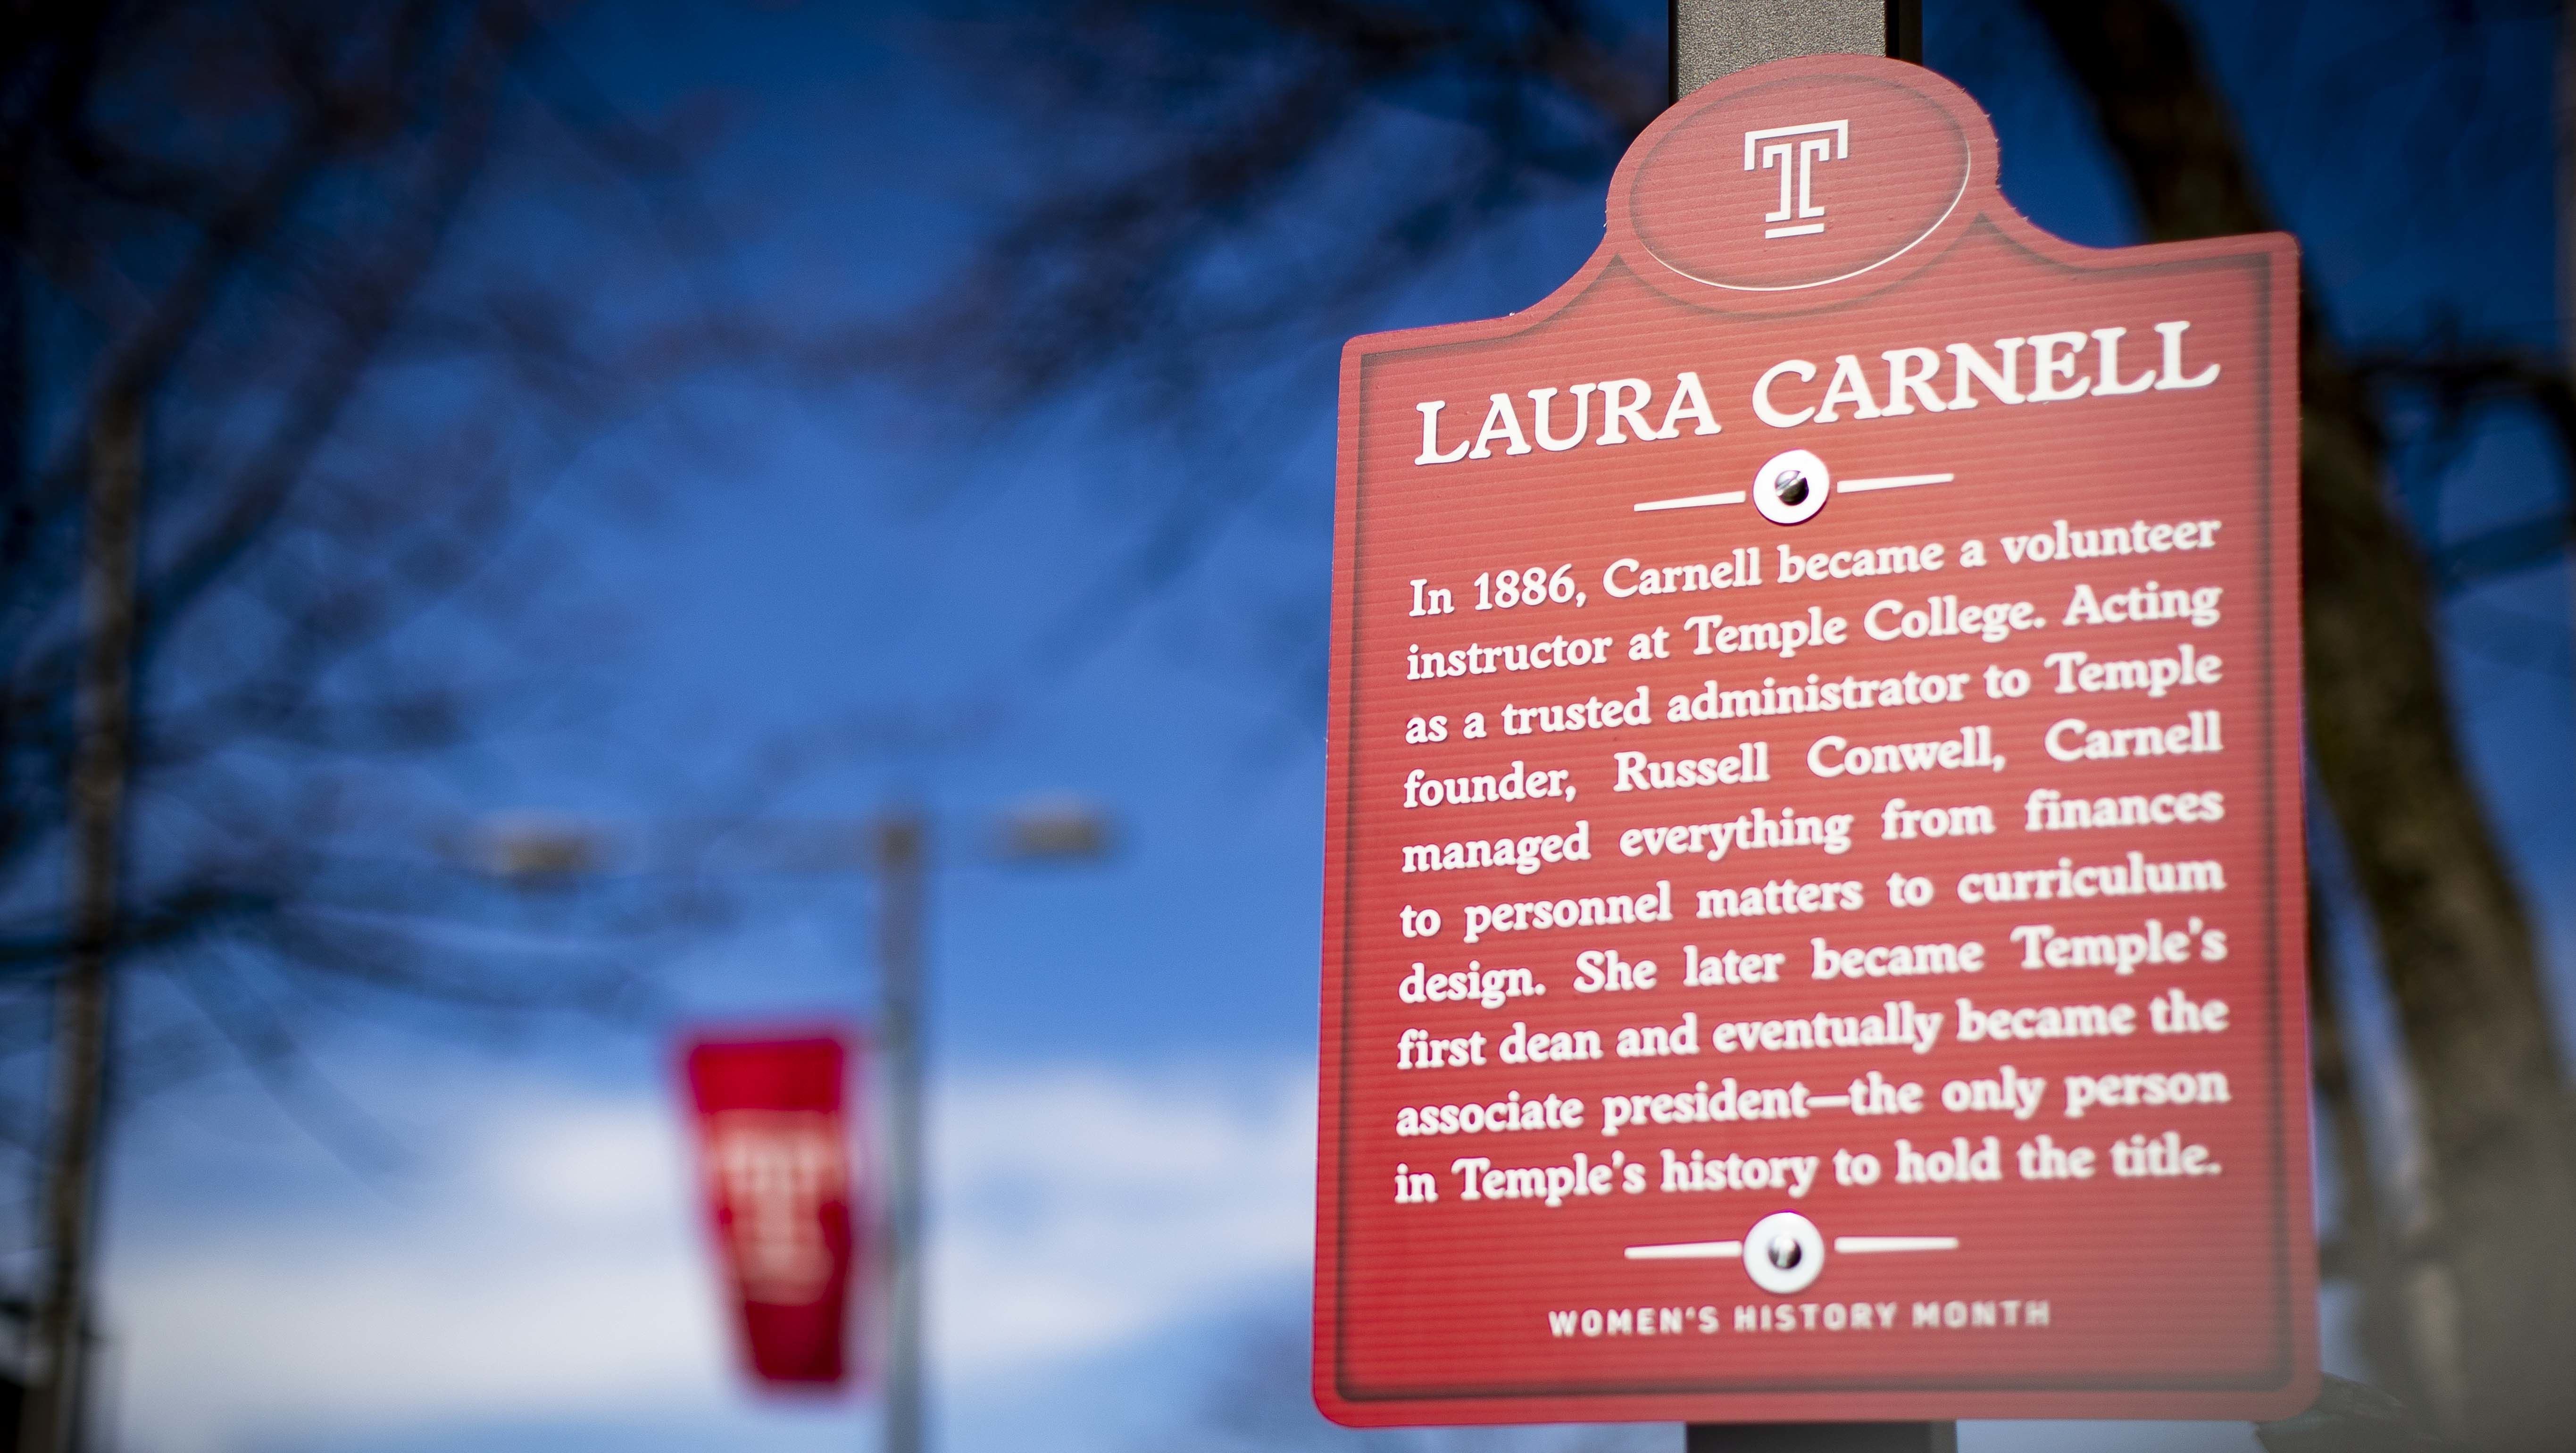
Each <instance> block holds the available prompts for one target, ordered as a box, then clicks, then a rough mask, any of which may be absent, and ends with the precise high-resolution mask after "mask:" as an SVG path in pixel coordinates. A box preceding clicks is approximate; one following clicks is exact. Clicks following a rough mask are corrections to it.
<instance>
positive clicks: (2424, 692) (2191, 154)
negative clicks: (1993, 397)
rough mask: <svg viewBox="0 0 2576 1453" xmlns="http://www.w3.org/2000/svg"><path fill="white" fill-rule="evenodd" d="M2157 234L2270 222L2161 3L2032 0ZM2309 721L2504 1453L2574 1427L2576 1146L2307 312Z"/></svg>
mask: <svg viewBox="0 0 2576 1453" xmlns="http://www.w3.org/2000/svg"><path fill="white" fill-rule="evenodd" d="M2030 3H2031V9H2032V11H2033V12H2034V13H2035V14H2036V15H2037V17H2038V18H2039V19H2040V21H2041V22H2042V24H2043V25H2044V26H2045V27H2046V29H2047V31H2048V33H2049V35H2050V37H2051V38H2052V39H2053V41H2054V42H2055V45H2056V48H2057V51H2058V54H2059V56H2060V58H2061V59H2062V60H2063V61H2064V62H2065V64H2066V67H2067V70H2068V71H2069V73H2070V74H2071V75H2072V76H2073V77H2074V79H2075V80H2076V82H2077V83H2078V84H2079V85H2080V86H2081V88H2082V89H2083V90H2084V92H2085V93H2086V94H2087V95H2088V97H2089V98H2090V99H2091V101H2092V103H2093V106H2094V109H2095V112H2096V114H2097V115H2098V117H2099V119H2100V121H2101V125H2102V130H2103V135H2104V138H2105V140H2106V141H2107V142H2108V143H2109V145H2110V148H2111V151H2112V153H2113V154H2114V155H2115V156H2116V157H2118V159H2119V161H2120V164H2121V167H2122V169H2123V170H2124V171H2125V172H2126V174H2127V177H2128V181H2129V184H2130V188H2131V190H2132V191H2133V192H2134V194H2135V195H2136V198H2137V202H2138V208H2139V212H2140V215H2141V216H2142V217H2143V218H2144V219H2145V222H2146V225H2147V229H2148V231H2149V232H2150V233H2151V234H2152V235H2153V236H2154V237H2155V238H2157V239H2159V240H2166V239H2175V238H2187V237H2207V236H2213V235H2219V234H2225V233H2236V232H2257V231H2267V230H2271V229H2272V228H2273V227H2275V226H2276V223H2275V221H2274V219H2273V218H2272V216H2271V215H2270V213H2269V210H2268V208H2267V207H2266V206H2265V204H2264V202H2263V200H2262V198H2261V197H2260V196H2259V195H2258V193H2257V190H2256V188H2255V185H2254V181H2253V177H2252V174H2251V171H2250V169H2249V167H2248V166H2247V163H2246V160H2245V154H2244V149H2243V146H2242V144H2241V142H2240V141H2239V139H2238V137H2237V136H2236V134H2235V131H2234V128H2233V126H2232V124H2231V122H2230V120H2229V118H2228V116H2227V114H2226V112H2225V109H2224V108H2223V107H2222V106H2221V105H2220V103H2219V101H2218V98H2217V94H2216V92H2215V91H2214V89H2213V88H2212V87H2211V85H2210V82H2209V79H2208V77H2207V75H2206V73H2205V72H2204V71H2203V70H2202V68H2201V64H2200V58H2199V56H2198V55H2197V53H2196V51H2195V49H2194V47H2193V44H2192V41H2191V36H2190V34H2189V32H2188V31H2187V30H2186V28H2185V27H2184V25H2183V22H2182V20H2181V17H2180V16H2179V15H2178V14H2177V13H2176V11H2175V10H2174V8H2173V6H2172V5H2171V4H2170V3H2168V0H2030ZM2300 356H2301V363H2300V384H2301V392H2302V399H2301V409H2302V415H2303V431H2302V442H2301V450H2300V463H2301V471H2302V486H2301V504H2302V509H2303V511H2304V516H2305V518H2304V525H2303V531H2302V539H2301V552H2302V556H2303V566H2304V569H2303V574H2304V580H2303V581H2302V598H2303V601H2304V608H2305V613H2306V621H2307V688H2308V727H2309V735H2310V744H2311V750H2312V751H2313V753H2314V755H2315V760H2316V766H2317V772H2318V776H2319V778H2320V779H2321V780H2322V781H2323V783H2324V785H2325V795H2326V797H2327V799H2328V801H2329V802H2330V804H2331V805H2332V807H2333V809H2334V813H2335V816H2336V818H2337V820H2338V821H2339V822H2340V823H2341V825H2342V828H2343V835H2344V839H2345V841H2346V842H2347V843H2348V844H2349V846H2350V850H2351V856H2352V861H2353V867H2354V875H2355V877H2356V879H2357V880H2358V882H2359V884H2360V886H2361V889H2362V892H2363V894H2364V895H2365V896H2366V897H2367V899H2368V900H2369V905H2370V911H2371V916H2372V920H2373V922H2374V924H2375V925H2376V927H2377V929H2378V938H2379V948H2380V955H2381V958H2382V960H2383V962H2384V964H2385V966H2386V972H2387V975H2388V979H2389V985H2390V989H2391V992H2392V994H2393V996H2394V998H2395V999H2396V1002H2397V1006H2398V1011H2399V1016H2400V1019H2401V1022H2402V1024H2403V1025H2404V1029H2405V1035H2406V1048H2407V1057H2408V1060H2409V1062H2410V1063H2411V1065H2412V1066H2413V1069H2414V1072H2415V1076H2416V1080H2417V1082H2418V1089H2419V1093H2420V1096H2421V1098H2422V1102H2423V1105H2424V1120H2425V1129H2426V1138H2427V1142H2428V1147H2429V1152H2430V1156H2431V1163H2432V1168H2433V1180H2434V1185H2435V1189H2436V1191H2437V1199H2438V1204H2439V1215H2440V1218H2441V1219H2440V1222H2439V1224H2438V1226H2437V1227H2436V1228H2435V1231H2434V1233H2433V1234H2434V1240H2433V1242H2432V1244H2431V1251H2430V1254H2431V1255H2432V1256H2433V1258H2435V1259H2436V1260H2437V1261H2438V1262H2439V1263H2441V1264H2442V1266H2443V1267H2444V1268H2445V1269H2446V1270H2447V1271H2448V1272H2449V1274H2450V1283H2451V1286H2452V1288H2453V1289H2454V1292H2455V1297H2454V1301H2455V1303H2456V1307H2457V1312H2458V1318H2459V1352H2460V1364H2461V1366H2462V1368H2463V1370H2464V1373H2465V1376H2464V1384H2465V1385H2464V1388H2463V1394H2464V1404H2465V1405H2464V1407H2463V1408H2462V1409H2461V1416H2462V1418H2463V1425H2462V1431H2463V1432H2464V1433H2465V1434H2466V1435H2467V1437H2468V1439H2469V1440H2470V1441H2471V1442H2472V1443H2473V1444H2475V1445H2476V1446H2477V1447H2479V1448H2482V1449H2487V1450H2492V1453H2520V1450H2524V1449H2541V1448H2551V1449H2562V1448H2564V1447H2566V1446H2567V1441H2568V1438H2569V1436H2570V1433H2569V1430H2570V1429H2576V1233H2571V1230H2570V1228H2576V1149H2572V1148H2571V1136H2570V1116H2569V1114H2568V1110H2567V1106H2566V1102H2565V1100H2564V1098H2563V1096H2564V1090H2563V1081H2562V1079H2561V1076H2560V1071H2559V1065H2558V1058H2557V1052H2556V1049H2555V1047H2554V1046H2553V1044H2552V1043H2551V1041H2550V1030H2549V1015H2548V1011H2547V1006H2546V1005H2545V1004H2544V1002H2543V1000H2542V996H2541V989H2540V978H2539V972H2538V963H2537V958H2536V954H2535V950H2534V947H2533V943H2532V937H2531V929H2530V925H2529V922H2528V920H2527V919H2526V917H2525V915H2524V911H2523V906H2522V903H2521V901H2520V899H2519V898H2518V896H2517V895H2516V893H2515V891H2514V888H2513V884H2512V882H2511V880H2510V878H2509V877H2508V876H2507V873H2506V870H2505V865H2504V861H2503V857H2502V854H2501V853H2500V852H2499V851H2498V849H2497V847H2496V843H2495V840H2494V837H2493V835H2492V834H2491V833H2490V831H2489V830H2488V827H2487V822H2486V816H2485V813H2484V810H2483V809H2482V807H2481V805H2480V803H2479V801H2478V797H2477V793H2476V791H2475V789H2474V787H2473V786H2472V785H2471V783H2470V781H2469V778H2468V774H2467V771H2466V770H2465V767H2464V765H2463V763H2462V762H2461V760H2460V753H2459V748H2458V744H2457V742H2456V741H2455V739H2454V737H2453V733H2452V727H2451V715H2450V707H2449V703H2448V702H2447V701H2446V700H2445V697H2444V689H2443V684H2442V675H2441V667H2440V662H2439V660H2438V657H2437V655H2436V652H2435V649H2434V643H2433V635H2432V628H2431V607H2432V599H2431V594H2430V591H2429V590H2428V589H2427V584H2426V579H2425V572H2424V569H2423V566H2422V562H2421V561H2420V560H2419V559H2418V557H2417V555H2416V552H2415V550H2414V549H2413V547H2412V546H2411V544H2410V543H2409V541H2408V539H2407V536H2406V533H2405V531H2404V530H2403V529H2402V528H2401V527H2400V525H2399V524H2398V522H2397V521H2396V520H2395V519H2394V518H2393V517H2392V516H2391V514H2390V512H2389V509H2388V507H2387V503H2386V497H2385V492H2384V489H2383V485H2382V475H2383V464H2384V460H2383V458H2382V454H2383V441H2382V439H2381V436H2380V432H2379V429H2378V426H2377V421H2376V419H2375V417H2374V415H2373V414H2372V411H2371V406H2370V399H2369V397H2368V395H2367V393H2366V391H2365V390H2364V388H2363V386H2362V384H2361V382H2360V381H2359V379H2358V378H2357V377H2356V376H2355V375H2354V373H2353V371H2352V369H2351V368H2350V367H2349V365H2348V364H2347V363H2346V361H2345V360H2344V358H2343V356H2342V353H2341V351H2340V350H2339V349H2338V348H2337V347H2336V345H2335V343H2334V341H2333V340H2332V339H2331V338H2330V337H2329V336H2328V335H2327V331H2326V328H2325V327H2324V324H2323V321H2322V319H2321V316H2320V312H2319V308H2318V305H2317V300H2316V294H2315V291H2314V289H2313V288H2310V289H2307V290H2305V296H2304V298H2303V300H2302V310H2301V317H2300Z"/></svg>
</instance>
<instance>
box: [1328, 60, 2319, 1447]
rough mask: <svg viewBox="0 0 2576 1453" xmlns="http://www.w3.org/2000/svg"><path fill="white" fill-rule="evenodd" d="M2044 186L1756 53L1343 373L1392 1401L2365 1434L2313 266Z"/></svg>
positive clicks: (1370, 1303) (1335, 796) (1363, 351)
mask: <svg viewBox="0 0 2576 1453" xmlns="http://www.w3.org/2000/svg"><path fill="white" fill-rule="evenodd" d="M1997 176H1998V171H1997V156H1996V146H1995V139H1994V133H1993V130H1992V127H1991V125H1990V124H1989V123H1988V121H1987V119H1986V117H1985V116H1984V114H1983V113H1982V112H1981V111H1980V110H1979V109H1978V108H1977V106H1976V105H1975V103H1974V102H1973V101H1972V100H1970V99H1969V97H1968V96H1967V95H1966V94H1965V93H1963V92H1961V91H1960V90H1959V89H1958V88H1957V87H1955V86H1953V85H1951V84H1949V83H1948V82H1946V81H1943V80H1942V79H1940V78H1939V77H1937V76H1935V75H1933V74H1932V73H1930V72H1928V71H1924V70H1922V69H1920V68H1918V67H1915V66H1911V65H1906V64H1901V63H1898V62H1893V61H1887V60H1881V59H1876V58H1868V57H1859V56H1840V55H1837V56H1817V57H1808V58H1802V59H1797V60H1790V61H1783V62H1779V63H1776V64H1772V65H1767V66H1762V67H1758V68H1755V69H1751V70H1747V71H1742V72H1739V73H1737V74H1734V75H1731V76H1728V77H1726V78H1724V79H1721V80H1717V81H1714V82H1712V83H1710V84H1708V85H1706V86H1705V87H1703V88H1701V89H1699V90H1698V91H1696V92H1695V93H1693V94H1692V95H1690V96H1689V97H1688V98H1687V99H1686V100H1684V101H1682V102H1681V103H1679V104H1678V105H1676V106H1675V107H1674V108H1673V109H1672V110H1670V111H1669V112H1667V113H1666V114H1665V115H1664V116H1663V117H1662V118H1661V119H1660V120H1659V121H1657V122H1656V123H1655V124H1654V125H1653V126H1651V127H1649V128H1648V129H1647V130H1646V132H1645V133H1644V134H1643V135H1642V136H1641V137H1640V138H1639V139H1638V140H1637V142H1636V143H1635V144H1634V145H1633V146H1632V147H1631V148H1630V150H1629V152H1628V154H1627V157H1626V159H1625V160H1624V161H1623V162H1622V163H1621V165H1620V167H1619V169H1618V172H1617V174H1616V176H1615V178H1614V180H1613V182H1612V184H1611V188H1610V195H1609V222H1608V231H1607V235H1606V237H1605V239H1604V241H1603V243H1602V245H1601V247H1600V249H1599V251H1598V252H1596V253H1595V255H1594V257H1593V258H1592V260H1591V261H1590V262H1589V263H1588V264H1587V265H1586V266H1585V267H1584V268H1583V269H1582V270H1581V271H1580V272H1579V273H1578V274H1577V275H1576V276H1575V277H1574V278H1573V279H1572V280H1571V281H1569V282H1568V283H1566V284H1565V285H1564V286H1563V287H1561V288H1559V289H1558V290H1557V291H1556V292H1555V293H1553V294H1551V295H1550V296H1549V297H1547V298H1545V299H1543V300H1541V301H1540V302H1539V303H1537V304H1536V305H1535V306H1533V307H1532V308H1530V309H1529V310H1527V311H1525V312H1521V313H1517V314H1514V315H1512V316H1510V317H1508V318H1500V319H1492V320H1487V321H1482V322H1472V323H1463V324H1458V325H1454V326H1448V327H1438V328H1426V329H1419V330H1415V331H1411V332H1403V333H1390V334H1382V335H1377V336H1373V337H1367V338H1361V339H1357V340H1354V341H1353V342H1352V343H1351V344H1350V345H1349V347H1348V348H1347V349H1346V350H1345V352H1344V356H1343V372H1342V395H1341V438H1340V461H1339V499H1338V508H1337V518H1336V532H1337V534H1336V542H1335V600H1336V607H1335V620H1334V640H1333V664H1332V672H1333V678H1332V693H1333V694H1332V715H1331V718H1330V720H1331V722H1332V732H1333V738H1332V742H1331V750H1330V758H1329V770H1328V787H1327V792H1328V799H1327V823H1326V835H1325V841H1326V848H1325V912H1324V945H1325V948H1324V984H1323V991H1324V992H1323V1019H1322V1031H1323V1033H1322V1061H1321V1106H1320V1110H1321V1116H1320V1134H1319V1161H1320V1164H1319V1172H1318V1174H1319V1182H1318V1206H1317V1217H1316V1228H1317V1230H1316V1236H1317V1264H1316V1283H1315V1338H1314V1346H1315V1364H1314V1386H1315V1394H1316V1398H1317V1401H1318V1403H1319V1404H1320V1405H1321V1406H1322V1408H1323V1409H1324V1411H1325V1412H1327V1413H1328V1414H1330V1415H1331V1416H1332V1417H1334V1418H1335V1419H1337V1420H1340V1421H1343V1422H1346V1423H1353V1424H1363V1425H1370V1424H1410V1423H1467V1422H1573V1421H1592V1420H1612V1419H1623V1420H1650V1419H1651V1420H1663V1421H1684V1422H1693V1423H1715V1422H1793V1421H1846V1420H1872V1419H1880V1420H1946V1419H1953V1418H1970V1417H2157V1418H2277V1417H2282V1416H2286V1415H2288V1414H2290V1413H2294V1412H2296V1411H2298V1410H2300V1409H2301V1408H2304V1407H2305V1406H2307V1405H2308V1403H2309V1402H2311V1401H2312V1400H2313V1399H2314V1398H2315V1396H2316V1390H2317V1385H2318V1383H2317V1377H2318V1374H2317V1350H2316V1329H2315V1325H2314V1324H2315V1258H2314V1251H2313V1247H2312V1244H2311V1229H2310V1215H2311V1205H2310V1197H2309V1187H2308V1127H2307V1090H2306V1086H2307V1078H2306V1073H2305V1070H2306V1056H2305V1000H2304V995H2303V972H2302V969H2303V964H2304V961H2305V942H2304V928H2305V922H2306V915H2305V876H2304V875H2305V865H2304V861H2303V857H2302V845H2303V838H2302V833H2301V817H2300V800H2299V799H2300V781H2301V777H2300V773H2301V740H2300V698H2299V620H2298V614H2297V601H2298V591H2297V579H2298V535H2299V528H2298V526H2299V521H2298V510H2297V504H2298V499H2297V468H2298V407H2297V403H2298V401H2297V392H2296V390H2297V359H2296V356H2295V336H2296V322H2297V311H2298V300H2297V258H2296V252H2295V248H2294V246H2293V244H2292V243H2291V241H2290V239H2288V238H2287V237H2282V236H2260V237H2238V238H2227V239H2220V240H2216V241H2209V242H2194V243H2180V244H2168V245H2159V246H2153V247H2138V248H2124V249H2116V250H2109V251H2094V250H2090V249H2085V248H2081V247H2076V246H2073V245H2071V244H2069V243H2066V242H2063V241H2061V240H2059V239H2057V238H2054V237H2051V236H2048V235H2047V234H2045V233H2042V232H2040V231H2039V230H2038V229H2037V228H2035V227H2033V226H2032V225H2031V224H2030V223H2029V222H2028V221H2026V220H2025V219H2023V218H2022V217H2021V216H2020V215H2019V214H2017V213H2015V212H2014V211H2013V210H2012V208H2011V206H2010V205H2009V204H2008V203H2007V202H2006V201H2005V200H2004V198H2003V196H2002V194H2001V193H2000V191H1999V190H1998V187H1997Z"/></svg>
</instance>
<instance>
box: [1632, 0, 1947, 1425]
mask: <svg viewBox="0 0 2576 1453" xmlns="http://www.w3.org/2000/svg"><path fill="white" fill-rule="evenodd" d="M1672 14H1673V61H1672V99H1674V100H1676V101H1678V100H1680V99H1681V98H1682V97H1684V96H1687V95H1689V94H1690V93H1691V92H1693V91H1696V90H1698V89H1699V88H1700V87H1702V86H1705V85H1707V84H1708V83H1709V82H1711V81H1714V80H1716V79H1717V78H1718V77H1720V76H1725V75H1730V74H1732V73H1734V72H1736V71H1740V70H1743V69H1744V68H1745V67H1747V66H1758V65H1760V64H1762V63H1763V62H1764V61H1777V60H1786V59H1788V58H1789V57H1791V56H1802V55H1883V56H1894V57H1895V58H1896V59H1898V60H1901V61H1914V62H1917V63H1920V62H1921V61H1922V59H1923V9H1922V5H1921V3H1920V0H1673V11H1672ZM1683 1445H1684V1453H1958V1448H1959V1425H1958V1424H1956V1423H1692V1424H1690V1425H1689V1426H1688V1428H1687V1430H1686V1431H1685V1433H1684V1435H1683Z"/></svg>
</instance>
